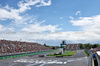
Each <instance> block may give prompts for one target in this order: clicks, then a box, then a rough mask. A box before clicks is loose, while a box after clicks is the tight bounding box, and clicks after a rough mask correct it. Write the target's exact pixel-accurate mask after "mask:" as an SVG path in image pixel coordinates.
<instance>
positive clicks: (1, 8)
mask: <svg viewBox="0 0 100 66" xmlns="http://www.w3.org/2000/svg"><path fill="white" fill-rule="evenodd" d="M99 3H100V0H96V1H95V0H0V39H6V40H13V41H15V40H17V41H20V39H21V41H26V42H38V43H40V44H44V43H46V44H47V45H51V46H57V45H60V43H61V41H62V40H66V43H70V44H76V43H92V44H94V43H100V41H99V40H100V30H99V29H100V4H99Z"/></svg>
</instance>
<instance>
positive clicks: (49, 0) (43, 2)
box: [36, 0, 51, 7]
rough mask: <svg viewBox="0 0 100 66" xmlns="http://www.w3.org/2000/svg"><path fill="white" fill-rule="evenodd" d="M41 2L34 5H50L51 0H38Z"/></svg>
mask: <svg viewBox="0 0 100 66" xmlns="http://www.w3.org/2000/svg"><path fill="white" fill-rule="evenodd" d="M40 1H41V4H40V5H36V7H40V6H50V5H51V0H48V2H45V0H40Z"/></svg>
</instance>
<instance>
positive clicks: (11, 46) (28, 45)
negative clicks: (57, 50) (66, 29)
mask: <svg viewBox="0 0 100 66" xmlns="http://www.w3.org/2000/svg"><path fill="white" fill-rule="evenodd" d="M49 50H51V49H50V48H48V47H45V46H43V45H41V44H38V43H32V42H20V41H10V40H0V54H5V53H6V54H7V53H8V54H9V53H10V54H13V53H25V52H41V51H49Z"/></svg>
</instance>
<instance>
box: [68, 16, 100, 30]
mask: <svg viewBox="0 0 100 66" xmlns="http://www.w3.org/2000/svg"><path fill="white" fill-rule="evenodd" d="M70 22H71V23H72V25H74V26H80V27H82V30H84V31H100V15H96V16H92V17H79V18H78V19H76V20H70Z"/></svg>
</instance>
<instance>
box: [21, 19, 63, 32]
mask: <svg viewBox="0 0 100 66" xmlns="http://www.w3.org/2000/svg"><path fill="white" fill-rule="evenodd" d="M43 22H45V20H43V21H42V22H38V23H37V22H35V23H34V24H28V25H27V27H24V28H22V31H26V32H45V31H50V32H55V31H56V30H61V29H62V28H58V25H42V23H43Z"/></svg>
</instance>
